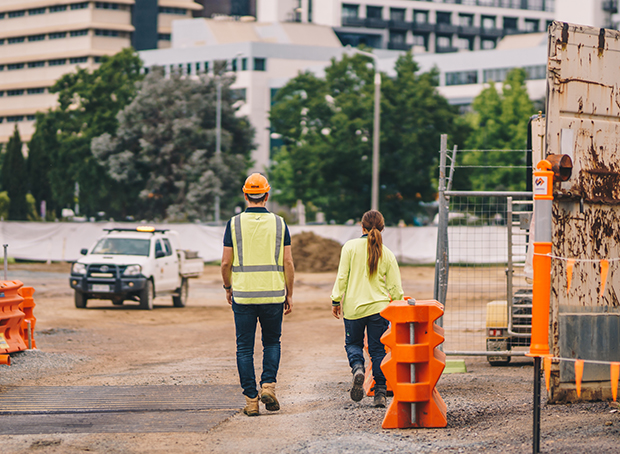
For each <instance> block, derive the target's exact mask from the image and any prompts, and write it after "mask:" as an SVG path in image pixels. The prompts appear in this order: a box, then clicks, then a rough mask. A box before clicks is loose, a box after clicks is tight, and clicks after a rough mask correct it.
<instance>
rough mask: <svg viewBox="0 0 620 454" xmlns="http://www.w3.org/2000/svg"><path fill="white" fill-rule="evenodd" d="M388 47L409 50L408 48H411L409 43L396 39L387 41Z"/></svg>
mask: <svg viewBox="0 0 620 454" xmlns="http://www.w3.org/2000/svg"><path fill="white" fill-rule="evenodd" d="M388 49H390V50H409V49H411V44H407V43H400V42H396V41H389V42H388Z"/></svg>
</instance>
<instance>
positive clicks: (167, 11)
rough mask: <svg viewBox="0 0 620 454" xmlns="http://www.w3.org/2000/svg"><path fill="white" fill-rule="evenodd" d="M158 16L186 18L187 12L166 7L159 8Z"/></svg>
mask: <svg viewBox="0 0 620 454" xmlns="http://www.w3.org/2000/svg"><path fill="white" fill-rule="evenodd" d="M159 13H160V14H175V15H177V16H187V10H186V9H185V8H171V7H168V6H160V7H159Z"/></svg>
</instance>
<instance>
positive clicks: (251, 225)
mask: <svg viewBox="0 0 620 454" xmlns="http://www.w3.org/2000/svg"><path fill="white" fill-rule="evenodd" d="M230 226H231V234H232V241H233V251H234V257H233V266H232V287H233V299H234V300H235V303H237V304H273V303H282V302H284V297H285V295H286V283H285V279H284V232H285V228H286V227H285V224H284V219H282V218H281V217H280V216H278V215H276V214H273V213H269V212H260V213H255V212H249V213H247V212H244V213H241V214H239V215H237V216H235V217H233V218H232V221H231V223H230Z"/></svg>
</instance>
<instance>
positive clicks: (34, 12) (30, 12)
mask: <svg viewBox="0 0 620 454" xmlns="http://www.w3.org/2000/svg"><path fill="white" fill-rule="evenodd" d="M37 14H45V8H33V9H29V10H28V15H29V16H36V15H37Z"/></svg>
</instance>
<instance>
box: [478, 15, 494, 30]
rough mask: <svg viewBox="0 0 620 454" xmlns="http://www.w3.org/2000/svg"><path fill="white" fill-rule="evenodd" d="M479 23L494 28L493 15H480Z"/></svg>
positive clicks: (487, 27) (483, 26) (484, 26)
mask: <svg viewBox="0 0 620 454" xmlns="http://www.w3.org/2000/svg"><path fill="white" fill-rule="evenodd" d="M480 24H481V26H482V28H486V29H489V30H490V29H494V28H495V16H482V17H481V18H480Z"/></svg>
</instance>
